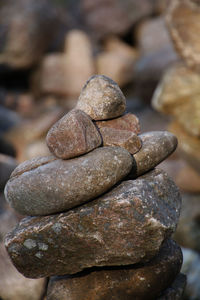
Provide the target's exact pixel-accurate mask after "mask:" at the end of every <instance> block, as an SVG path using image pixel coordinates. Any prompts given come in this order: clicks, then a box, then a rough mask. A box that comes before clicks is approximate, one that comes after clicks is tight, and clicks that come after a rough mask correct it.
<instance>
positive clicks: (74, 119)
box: [46, 109, 102, 159]
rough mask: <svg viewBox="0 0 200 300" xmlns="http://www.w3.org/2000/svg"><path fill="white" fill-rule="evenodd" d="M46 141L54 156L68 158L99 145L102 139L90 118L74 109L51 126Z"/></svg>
mask: <svg viewBox="0 0 200 300" xmlns="http://www.w3.org/2000/svg"><path fill="white" fill-rule="evenodd" d="M46 142H47V145H48V147H49V150H50V151H51V152H52V153H53V154H54V155H55V156H57V157H58V158H62V159H69V158H73V157H76V156H80V155H81V154H85V153H87V152H89V151H91V150H93V149H95V148H97V147H99V146H100V145H101V142H102V141H101V136H100V134H99V132H98V129H97V128H96V126H95V125H94V123H93V122H92V120H91V118H90V117H89V116H88V115H87V114H86V113H84V112H83V111H81V110H78V109H74V110H72V111H70V112H69V113H68V114H66V115H65V116H64V117H62V119H60V120H59V121H58V122H57V123H55V124H54V125H53V126H52V128H51V129H50V130H49V132H48V134H47V137H46Z"/></svg>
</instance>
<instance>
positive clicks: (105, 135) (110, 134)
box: [100, 127, 142, 154]
mask: <svg viewBox="0 0 200 300" xmlns="http://www.w3.org/2000/svg"><path fill="white" fill-rule="evenodd" d="M100 133H101V136H102V139H103V145H104V146H119V147H122V148H124V149H126V150H127V151H128V152H130V153H131V154H135V153H136V152H138V151H139V150H140V148H141V147H142V143H141V140H140V138H139V137H138V136H137V135H136V134H135V133H133V132H132V131H128V130H120V129H115V128H109V127H102V128H100Z"/></svg>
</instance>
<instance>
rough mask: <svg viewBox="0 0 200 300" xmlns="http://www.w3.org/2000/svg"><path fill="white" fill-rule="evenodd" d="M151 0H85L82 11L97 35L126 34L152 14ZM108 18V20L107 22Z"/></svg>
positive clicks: (88, 24) (82, 3)
mask: <svg viewBox="0 0 200 300" xmlns="http://www.w3.org/2000/svg"><path fill="white" fill-rule="evenodd" d="M153 8H154V5H153V3H152V1H149V0H140V1H139V2H138V1H137V0H125V1H124V0H106V1H105V0H97V1H93V0H84V1H81V11H82V14H83V16H84V20H85V22H86V24H87V26H89V28H90V29H91V30H92V31H93V32H94V35H95V37H99V38H102V37H104V36H108V35H112V34H115V35H119V34H120V35H121V34H125V33H126V32H127V31H128V29H129V28H131V26H133V25H134V24H135V23H136V22H138V21H139V20H140V19H141V18H142V17H145V16H147V15H150V14H152V12H153ZM105 20H106V22H105Z"/></svg>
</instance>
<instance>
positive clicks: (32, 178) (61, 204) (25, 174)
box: [5, 147, 133, 215]
mask: <svg viewBox="0 0 200 300" xmlns="http://www.w3.org/2000/svg"><path fill="white" fill-rule="evenodd" d="M132 163H133V158H132V157H131V155H130V154H129V153H128V151H126V150H125V149H123V148H120V147H101V148H98V149H95V150H93V151H92V152H90V153H88V154H85V155H84V156H80V157H78V158H73V159H69V160H61V159H55V158H53V157H52V156H50V157H49V156H48V157H43V158H41V157H40V158H38V159H34V160H31V161H27V162H25V163H23V164H22V165H20V166H19V167H17V169H16V170H15V171H14V172H13V174H12V176H11V179H10V180H9V181H8V182H7V185H6V188H5V195H6V197H7V201H8V202H9V203H10V204H11V206H12V207H13V208H14V209H15V210H16V211H18V212H19V213H21V214H22V215H24V214H25V215H47V214H51V213H55V212H61V211H65V210H67V209H70V208H72V207H75V206H77V205H80V204H82V203H84V202H87V201H88V200H92V199H94V198H95V197H97V196H99V195H101V194H103V193H105V192H106V191H107V190H109V189H110V188H111V187H112V186H113V185H115V184H116V183H117V182H118V181H120V180H122V179H123V178H124V177H125V176H126V175H128V173H129V172H130V170H131V168H132Z"/></svg>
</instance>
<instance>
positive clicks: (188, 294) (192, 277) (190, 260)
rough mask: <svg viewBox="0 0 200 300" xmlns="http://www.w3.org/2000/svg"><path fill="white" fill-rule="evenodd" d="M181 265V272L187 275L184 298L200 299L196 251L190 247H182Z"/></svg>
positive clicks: (199, 260)
mask: <svg viewBox="0 0 200 300" xmlns="http://www.w3.org/2000/svg"><path fill="white" fill-rule="evenodd" d="M182 251H183V265H182V268H181V272H183V273H184V274H186V275H187V285H186V289H185V298H186V299H200V285H199V278H200V256H199V253H198V252H195V251H192V250H191V249H186V248H182Z"/></svg>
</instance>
